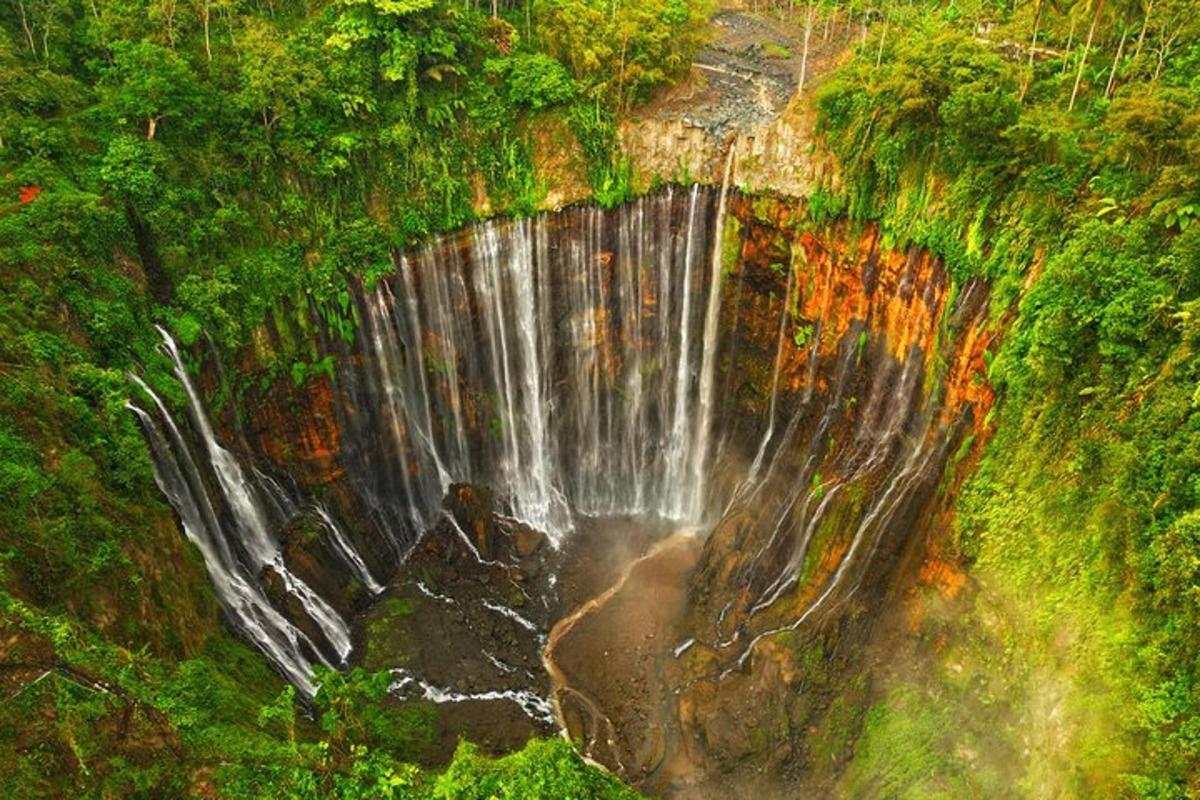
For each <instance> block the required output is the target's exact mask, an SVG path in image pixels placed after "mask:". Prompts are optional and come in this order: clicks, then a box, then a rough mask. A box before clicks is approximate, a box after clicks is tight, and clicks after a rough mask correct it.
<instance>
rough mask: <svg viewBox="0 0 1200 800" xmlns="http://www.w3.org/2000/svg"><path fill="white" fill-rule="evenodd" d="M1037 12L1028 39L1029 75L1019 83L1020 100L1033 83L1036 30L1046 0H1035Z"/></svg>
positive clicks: (1040, 24)
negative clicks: (1031, 34)
mask: <svg viewBox="0 0 1200 800" xmlns="http://www.w3.org/2000/svg"><path fill="white" fill-rule="evenodd" d="M1037 4H1038V6H1037V14H1035V15H1034V17H1033V36H1031V37H1030V39H1029V76H1028V77H1027V78H1025V80H1024V81H1023V82H1022V83H1021V96H1020V98H1019V99H1020V100H1022V101H1024V100H1025V95H1026V94H1027V93H1028V92H1029V86H1030V84H1032V83H1033V51H1034V50H1037V37H1038V30H1039V29H1040V28H1041V26H1042V11H1044V10H1045V8H1046V0H1037Z"/></svg>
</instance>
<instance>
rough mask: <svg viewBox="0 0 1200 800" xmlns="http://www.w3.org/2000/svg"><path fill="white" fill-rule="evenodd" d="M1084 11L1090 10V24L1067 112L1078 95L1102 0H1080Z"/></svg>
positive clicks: (1102, 3)
mask: <svg viewBox="0 0 1200 800" xmlns="http://www.w3.org/2000/svg"><path fill="white" fill-rule="evenodd" d="M1080 5H1081V6H1083V10H1084V12H1085V13H1086V12H1088V11H1091V12H1092V24H1091V25H1090V26H1089V27H1088V35H1087V42H1086V43H1085V44H1084V45H1083V55H1082V56H1080V57H1079V70H1078V71H1077V72H1076V73H1075V85H1074V86H1073V87H1072V88H1071V102H1070V103H1068V104H1067V113H1070V112H1072V111H1074V110H1075V98H1076V97H1078V96H1079V83H1080V81H1082V80H1083V69H1084V67H1086V66H1087V60H1088V54H1089V53H1090V52H1091V49H1092V40H1093V39H1094V38H1095V36H1096V25H1097V24H1098V23H1099V22H1100V15H1101V14H1102V13H1104V0H1082V2H1081V3H1080Z"/></svg>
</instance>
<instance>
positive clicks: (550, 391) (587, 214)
mask: <svg viewBox="0 0 1200 800" xmlns="http://www.w3.org/2000/svg"><path fill="white" fill-rule="evenodd" d="M807 219H808V216H807V214H806V211H805V209H804V208H803V206H802V205H801V204H800V203H798V202H797V201H792V200H785V199H780V198H776V197H773V196H761V195H760V196H752V195H743V194H740V193H737V192H731V193H730V194H729V195H728V196H727V197H721V196H720V194H718V193H716V192H714V191H711V190H706V189H701V188H699V187H694V188H690V189H683V188H679V187H669V188H667V189H665V190H662V191H661V192H659V193H657V194H655V195H651V196H648V197H646V198H643V199H642V200H639V201H637V202H636V203H633V204H631V205H629V206H627V207H625V208H622V209H617V210H614V211H602V210H600V209H597V208H593V207H587V206H584V207H576V208H572V209H569V210H567V211H565V212H562V213H560V214H557V215H549V216H544V217H540V218H537V219H535V220H523V221H493V222H489V223H485V224H482V225H480V226H478V227H476V228H475V229H472V230H469V231H466V232H464V233H462V234H460V235H456V236H451V237H447V238H445V239H442V240H439V241H437V242H434V243H431V244H430V245H428V246H426V247H424V248H421V249H419V250H415V251H412V252H406V253H400V254H397V256H396V271H395V273H394V274H393V275H389V276H385V277H384V278H382V279H381V280H379V281H378V282H377V283H375V284H374V285H372V286H366V285H357V286H356V287H354V289H353V291H352V292H351V295H350V298H349V302H348V303H347V304H346V306H345V311H344V312H343V319H344V320H345V321H349V322H352V325H351V326H350V327H349V330H350V331H351V334H350V335H333V334H332V333H331V332H330V331H331V330H332V329H333V328H334V327H335V326H332V325H330V324H328V323H327V320H328V313H327V312H322V313H317V311H316V309H315V308H309V309H299V310H294V312H293V313H292V314H291V315H290V316H289V315H288V314H280V315H277V316H276V317H275V319H274V321H273V322H272V325H271V327H269V328H268V329H264V330H263V331H262V332H261V335H260V336H259V337H258V340H257V341H258V344H257V346H256V348H255V349H254V350H253V351H249V352H247V353H244V354H242V357H241V359H240V360H239V362H238V363H237V364H236V370H237V372H238V374H239V375H240V376H241V382H242V384H243V385H246V386H249V387H251V388H250V389H249V391H248V392H247V394H246V396H245V397H243V398H240V399H239V400H238V402H237V403H236V404H230V405H229V406H228V407H227V408H225V409H224V411H223V413H221V414H219V415H217V416H216V418H215V421H216V423H217V427H218V429H219V430H218V438H219V439H221V440H222V441H225V442H236V443H237V446H236V448H235V449H237V450H238V453H239V456H240V457H241V458H242V460H243V461H244V462H245V463H246V464H247V465H248V468H247V472H253V473H254V475H256V476H258V477H256V478H254V481H255V482H257V484H258V485H259V487H260V488H259V491H260V492H261V493H262V494H263V495H264V497H266V496H270V497H275V498H276V499H275V500H274V501H272V502H273V504H274V506H276V507H277V508H278V510H279V511H280V512H281V513H280V518H281V519H282V520H284V522H283V523H281V525H280V526H279V530H278V532H277V535H278V537H279V539H280V542H281V550H280V552H281V553H282V559H281V561H279V562H278V564H275V565H273V566H268V567H266V568H265V569H264V570H263V572H262V574H261V575H260V576H259V580H261V581H262V582H263V583H264V585H265V594H266V596H267V597H268V598H269V601H270V602H271V604H272V605H273V606H274V607H275V608H276V609H277V610H279V611H280V612H281V613H282V614H283V615H284V616H286V617H288V618H290V619H292V620H293V621H294V622H295V625H296V628H297V629H298V630H299V631H300V632H301V633H302V634H303V636H302V638H304V639H306V640H308V641H311V642H312V646H313V647H315V648H316V650H318V651H323V652H325V653H326V654H329V653H332V652H334V651H335V650H337V648H338V640H339V636H338V631H337V630H336V626H333V628H334V629H332V630H331V624H330V622H329V619H327V618H325V617H328V616H329V612H328V611H326V610H325V609H324V607H323V606H322V605H321V604H320V603H316V602H314V601H313V599H312V597H310V596H309V595H308V594H306V593H305V592H303V591H301V592H297V591H296V589H295V587H294V581H296V580H299V581H301V582H302V583H303V584H304V585H305V586H307V587H309V588H310V589H311V590H313V591H314V592H315V593H316V594H317V595H318V596H319V597H323V598H324V599H325V601H326V603H325V605H327V606H328V608H329V609H331V611H332V613H333V614H335V615H338V616H340V617H341V618H343V619H349V618H350V617H351V616H353V615H354V614H355V613H356V611H357V610H360V609H362V608H364V607H366V605H367V604H368V602H369V600H370V597H371V593H372V591H377V590H378V587H376V588H374V589H372V591H367V589H370V588H371V585H373V584H375V583H376V582H377V583H378V584H379V585H382V584H384V583H386V582H387V580H388V579H389V577H390V576H391V575H393V574H394V573H395V571H396V570H397V569H398V568H399V567H400V565H401V564H402V562H403V558H404V556H405V554H406V553H407V552H408V550H409V548H410V547H411V546H412V544H413V543H414V542H416V541H417V539H418V537H419V536H420V535H421V534H422V533H423V532H424V531H425V530H427V529H428V528H430V527H432V526H434V525H435V524H444V523H439V520H444V519H445V512H444V511H443V510H442V509H443V506H442V503H443V498H442V495H443V489H444V486H445V485H446V483H447V482H448V481H449V480H469V481H472V482H474V483H476V484H479V485H486V486H490V487H493V488H494V489H495V490H496V493H497V496H498V497H500V498H503V501H502V503H501V508H500V517H501V518H519V519H522V520H525V521H527V522H530V523H533V524H534V525H535V526H537V527H540V528H542V529H543V530H545V531H547V533H549V534H550V536H551V539H552V540H556V541H558V542H559V543H561V542H563V541H569V540H570V537H571V536H572V534H571V532H570V531H571V528H572V526H573V523H572V522H571V519H572V514H583V515H585V516H587V517H589V518H593V519H606V518H608V519H614V518H618V517H619V518H643V519H659V520H662V519H667V520H672V521H674V524H675V525H677V526H683V527H688V528H698V529H700V530H705V531H708V530H711V533H710V534H708V535H707V538H706V539H704V541H703V546H702V547H698V548H696V549H695V550H694V551H691V550H689V551H687V552H688V553H691V555H688V556H687V557H686V558H684V557H683V556H682V555H681V556H679V557H678V558H676V559H675V560H674V561H672V562H671V563H672V565H673V566H672V570H674V571H673V572H672V574H676V575H677V577H679V580H675V581H673V585H674V586H676V587H678V591H679V592H680V593H681V594H680V598H681V599H680V600H679V602H678V603H676V604H675V605H671V604H665V605H664V606H663V607H664V608H667V607H670V608H675V607H676V606H677V607H678V609H679V612H678V614H676V613H675V612H671V615H668V616H671V619H667V618H665V617H664V618H663V619H662V620H659V621H658V622H656V623H655V624H656V625H659V626H660V627H659V628H657V630H662V631H670V632H671V634H672V635H671V636H670V637H668V636H667V635H666V634H665V633H664V634H663V635H662V636H660V637H659V638H658V640H657V641H658V648H657V650H654V649H653V648H652V652H651V651H648V655H647V659H648V660H647V661H646V662H645V663H646V664H652V665H654V666H653V675H652V676H650V677H648V678H647V679H646V680H645V681H642V682H641V683H640V684H639V686H640V688H639V689H636V690H631V693H627V694H631V696H638V697H641V698H642V700H644V701H645V702H646V703H650V704H652V705H653V706H654V707H656V708H670V709H671V710H670V712H669V713H667V714H666V715H665V717H664V718H663V719H664V720H665V721H664V722H663V723H662V725H663V726H665V728H670V729H671V730H673V731H675V733H676V734H677V735H672V736H671V737H668V741H669V743H670V744H669V746H668V744H664V743H663V742H661V741H660V742H658V743H657V744H654V746H651V745H650V744H649V743H647V742H644V741H639V739H638V736H639V734H638V733H637V732H636V731H637V730H638V727H637V725H635V724H634V722H635V720H631V721H630V724H629V725H628V726H624V727H623V730H624V733H622V735H621V736H618V737H615V738H614V737H611V736H610V737H609V738H614V741H619V742H620V743H619V744H616V745H613V746H612V747H609V748H607V749H605V748H603V747H601V748H600V749H599V750H597V751H596V752H595V755H596V756H597V757H598V758H602V759H604V760H606V761H610V762H611V763H612V764H614V765H615V764H620V765H621V767H622V769H625V770H626V775H627V777H629V778H630V779H633V780H642V781H646V782H648V783H650V784H651V785H655V786H659V787H669V786H670V785H671V781H672V780H673V777H672V775H673V774H674V773H673V772H672V770H673V769H676V768H677V764H678V762H679V759H683V760H685V761H686V762H687V763H689V764H691V765H693V767H695V768H698V769H700V770H703V771H711V772H717V773H719V772H722V771H727V770H733V769H740V768H743V767H745V765H747V764H754V765H765V766H770V767H771V768H772V769H774V768H776V767H780V766H781V765H784V764H792V765H794V764H802V763H803V762H804V759H803V758H800V759H797V758H796V756H797V755H798V754H803V753H804V752H805V744H804V740H805V737H804V735H803V734H802V733H799V732H802V731H804V730H805V729H807V728H808V727H811V726H812V725H815V724H819V723H820V720H821V719H823V718H824V715H825V713H826V711H827V709H828V706H829V700H830V699H831V698H833V697H835V696H836V695H838V693H840V692H842V691H844V690H845V689H846V686H845V681H844V680H842V679H840V678H838V677H837V673H838V672H839V671H842V672H844V673H845V674H849V668H850V667H851V666H853V665H854V664H855V663H856V660H857V659H858V658H859V654H860V653H861V648H862V646H863V644H864V643H865V642H866V641H867V640H868V639H869V638H870V637H871V635H872V625H871V621H872V620H873V619H874V618H875V616H876V612H877V610H878V609H879V608H880V607H882V606H883V605H884V604H887V603H888V602H889V598H890V597H892V596H893V594H894V592H895V591H896V590H897V589H898V588H900V587H904V586H907V585H911V584H912V582H913V581H914V580H916V579H917V578H918V576H919V574H920V572H921V565H922V562H924V561H926V560H927V557H926V554H927V549H928V548H929V547H930V544H931V541H932V542H933V543H934V545H936V544H937V541H936V540H937V538H938V532H937V531H938V526H937V524H936V520H937V518H938V517H937V514H938V512H939V511H940V510H944V509H945V508H947V507H948V500H949V499H950V498H951V497H952V496H953V492H954V487H955V485H956V482H957V480H958V477H959V476H958V474H957V472H956V469H955V468H956V465H959V464H969V463H970V462H971V456H972V454H973V453H974V452H975V448H977V447H978V445H979V443H980V441H981V440H982V439H983V438H984V437H986V435H987V428H986V425H985V419H986V417H987V412H988V410H989V408H990V405H991V402H992V394H991V390H990V389H989V387H988V385H987V383H986V381H985V380H984V374H985V361H984V359H985V354H986V352H987V349H988V347H989V346H990V344H991V342H992V336H993V334H992V327H991V326H990V324H989V319H988V314H987V307H988V290H987V287H986V286H985V285H983V284H980V283H971V284H967V285H964V286H958V285H955V284H954V283H953V282H952V281H951V280H950V278H949V276H948V275H947V274H946V273H945V271H944V270H943V269H942V267H941V265H940V264H939V263H938V261H937V259H935V258H933V257H931V256H930V255H929V254H928V253H925V252H923V251H921V250H918V249H910V250H907V251H899V250H896V249H893V248H889V247H887V246H886V245H885V244H884V242H882V241H881V238H880V235H879V233H878V232H877V231H876V230H874V229H872V228H870V227H865V228H862V229H853V228H851V227H849V226H846V225H843V224H835V225H824V226H818V227H814V226H812V225H811V224H809V223H808V222H806V220H807ZM289 320H290V321H289ZM344 327H345V326H343V328H344ZM304 338H307V339H308V340H310V341H311V342H312V345H311V348H310V352H311V353H312V357H313V361H314V362H317V361H320V362H323V363H326V364H331V365H332V368H331V369H329V370H327V371H326V370H309V371H308V373H307V377H305V378H304V380H301V381H299V382H297V381H296V380H295V379H294V377H293V376H291V375H288V376H281V377H274V378H272V377H271V376H272V374H273V373H272V371H271V370H270V369H269V368H268V367H269V365H270V364H271V363H273V361H274V360H277V359H275V358H274V355H275V353H276V351H277V350H278V349H279V348H280V347H281V344H280V343H281V342H284V341H297V340H303V339H304ZM209 366H210V369H209V370H207V371H206V373H205V376H204V380H203V384H204V385H206V386H207V387H208V388H209V390H210V391H212V390H213V389H215V387H216V385H217V383H218V379H219V373H218V371H217V370H215V369H211V367H213V366H215V365H214V364H212V363H211V361H210V362H209ZM272 486H274V487H275V488H271V487H272ZM285 487H286V488H285ZM939 488H940V489H941V491H940V492H939ZM266 505H268V504H264V507H265V506H266ZM272 514H274V512H272ZM334 520H336V524H335V522H334ZM471 533H473V532H470V531H468V532H467V533H466V535H470V534H471ZM472 538H476V537H472ZM485 544H486V537H485V538H484V539H479V542H478V545H477V546H478V547H479V548H480V554H479V558H482V559H483V560H484V562H485V563H488V562H489V560H490V559H491V555H490V554H489V553H488V552H486V548H485ZM680 552H683V551H680ZM689 559H690V560H689ZM927 566H928V565H927ZM928 571H929V570H928V569H926V572H928ZM931 574H932V573H931ZM289 581H292V582H293V583H289ZM547 602H549V601H547ZM672 602H674V601H672ZM618 605H619V604H618ZM314 609H315V610H316V612H318V613H317V615H316V616H315V617H314ZM322 615H324V616H322ZM676 617H678V618H676ZM584 628H586V626H583V627H581V630H582V629H584ZM671 639H673V640H671ZM685 644H686V646H684V645H685ZM677 647H682V649H681V650H679V651H678V653H676V652H675V650H676V648H677ZM580 663H583V662H581V661H579V659H578V657H575V656H572V655H571V653H569V652H565V653H564V654H563V655H562V664H563V665H565V666H564V667H563V668H564V669H570V668H572V667H571V665H572V664H576V665H577V664H580ZM631 669H632V668H631ZM639 669H640V667H639ZM577 678H578V681H577ZM563 679H564V680H567V679H570V680H571V681H572V683H573V684H574V686H573V691H576V690H577V691H579V692H586V691H587V690H588V687H587V686H586V685H585V684H586V682H587V680H588V678H586V676H585V677H582V678H580V677H579V676H576V675H570V676H566V677H564V678H563ZM813 687H817V689H818V691H810V689H812V688H813ZM639 693H640V694H639ZM595 696H596V697H602V696H603V692H599V691H597V692H596V694H595ZM762 698H769V702H762V701H761V699H762ZM589 702H590V703H591V708H593V709H596V708H599V707H600V705H602V703H601V704H597V703H596V702H595V701H589ZM564 710H566V709H564ZM571 713H572V714H574V716H570V715H568V717H567V719H568V723H567V724H569V725H570V724H575V725H577V726H580V729H579V730H577V731H576V730H573V731H572V732H573V733H575V734H577V735H582V736H584V737H585V738H586V737H588V736H590V735H598V734H596V731H599V730H602V726H599V725H598V723H597V720H590V721H589V720H588V719H587V717H588V715H589V714H593V713H600V712H599V711H585V712H578V711H577V712H571ZM607 718H608V719H609V722H608V724H609V725H610V726H611V725H613V723H612V722H611V720H612V719H617V718H619V717H618V715H608V717H607ZM571 720H574V722H573V723H572V722H571ZM618 727H621V726H618ZM589 730H591V731H592V733H591V734H589V733H588V731H589ZM672 764H675V765H676V766H671V765H672ZM656 782H657V783H656Z"/></svg>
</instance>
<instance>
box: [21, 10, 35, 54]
mask: <svg viewBox="0 0 1200 800" xmlns="http://www.w3.org/2000/svg"><path fill="white" fill-rule="evenodd" d="M17 9H18V10H20V12H21V30H23V31H24V32H25V39H26V41H28V42H29V52H30V53H33V56H34V58H37V45H36V44H34V43H33V31H32V30H30V29H29V19H28V17H26V16H25V0H17Z"/></svg>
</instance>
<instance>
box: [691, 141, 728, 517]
mask: <svg viewBox="0 0 1200 800" xmlns="http://www.w3.org/2000/svg"><path fill="white" fill-rule="evenodd" d="M735 152H737V151H736V148H734V147H732V146H730V148H729V154H728V155H727V156H726V158H725V174H724V176H723V177H722V178H721V194H720V196H719V197H718V199H717V219H716V222H715V223H714V224H713V246H712V254H711V256H710V259H711V263H712V272H711V275H710V277H709V281H708V309H707V310H706V312H705V315H704V339H703V342H702V346H703V355H702V358H701V361H700V395H699V403H700V409H699V420H698V424H697V426H696V432H695V439H694V441H693V442H692V450H691V460H692V474H691V480H689V481H688V482H687V487H688V500H687V517H688V518H689V519H693V520H699V519H701V518H702V516H703V515H704V511H705V509H704V502H703V500H702V499H701V497H700V494H701V492H700V490H701V487H703V486H704V485H705V483H706V482H707V480H708V449H709V443H708V440H709V434H710V432H711V430H712V413H713V381H714V377H715V372H716V363H717V346H718V344H719V340H720V336H719V333H720V331H719V330H718V328H717V323H718V321H719V318H720V315H721V276H722V272H723V269H724V264H723V261H724V252H723V251H724V247H725V201H726V199H727V195H728V194H729V177H730V175H731V174H732V172H733V156H734V153H735Z"/></svg>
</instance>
